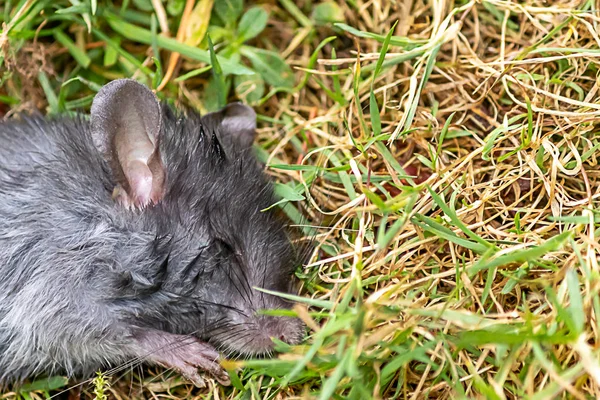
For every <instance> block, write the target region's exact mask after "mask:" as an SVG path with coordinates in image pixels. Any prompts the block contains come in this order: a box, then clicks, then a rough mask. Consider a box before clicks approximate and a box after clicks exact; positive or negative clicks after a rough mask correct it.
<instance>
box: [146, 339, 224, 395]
mask: <svg viewBox="0 0 600 400" xmlns="http://www.w3.org/2000/svg"><path fill="white" fill-rule="evenodd" d="M135 338H136V341H137V345H138V346H139V350H140V351H141V352H142V354H138V355H137V356H138V357H142V358H143V359H145V360H147V361H150V362H152V363H155V364H159V365H162V366H163V367H166V368H172V369H174V370H176V371H178V372H179V373H181V374H182V375H183V376H184V377H185V378H186V379H188V380H190V381H191V382H192V383H194V384H195V385H196V386H198V387H204V386H205V383H204V379H203V378H202V376H201V375H200V373H199V372H198V370H199V369H201V370H203V371H205V372H207V373H209V374H210V375H212V376H213V377H214V378H215V379H216V380H217V381H218V382H219V383H220V384H222V385H225V386H228V385H230V384H231V381H230V379H229V375H228V374H227V372H226V371H225V370H224V369H223V367H222V366H221V365H220V364H219V358H220V357H219V353H218V352H217V351H216V350H215V349H214V348H213V347H212V346H211V345H209V344H208V343H204V342H202V341H200V340H198V339H196V338H195V337H192V336H186V335H174V334H171V333H167V332H160V331H145V332H142V333H139V334H136V335H135Z"/></svg>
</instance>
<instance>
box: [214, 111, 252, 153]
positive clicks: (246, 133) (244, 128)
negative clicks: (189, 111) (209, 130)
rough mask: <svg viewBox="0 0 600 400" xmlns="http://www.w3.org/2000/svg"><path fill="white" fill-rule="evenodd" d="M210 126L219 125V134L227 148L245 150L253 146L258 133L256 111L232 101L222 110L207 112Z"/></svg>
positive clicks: (220, 139)
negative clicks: (210, 121) (211, 121)
mask: <svg viewBox="0 0 600 400" xmlns="http://www.w3.org/2000/svg"><path fill="white" fill-rule="evenodd" d="M202 119H203V120H205V121H209V120H213V123H212V124H210V123H209V124H208V125H209V126H215V125H216V127H217V129H216V131H217V135H218V139H219V141H220V142H221V144H222V145H223V146H224V147H225V148H226V150H229V151H231V150H244V149H247V148H249V147H251V146H252V142H254V137H255V135H256V113H255V112H254V110H253V109H252V108H251V107H248V106H247V105H244V104H242V103H231V104H228V105H227V106H225V108H223V109H222V110H220V111H217V112H213V113H209V114H206V115H205V116H204V117H203V118H202Z"/></svg>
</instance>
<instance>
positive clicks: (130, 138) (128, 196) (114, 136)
mask: <svg viewBox="0 0 600 400" xmlns="http://www.w3.org/2000/svg"><path fill="white" fill-rule="evenodd" d="M161 118H162V114H161V109H160V105H159V103H158V99H157V98H156V96H155V95H154V93H152V91H151V90H150V89H148V88H147V87H146V86H144V85H142V84H141V83H138V82H136V81H134V80H131V79H119V80H115V81H112V82H110V83H108V84H106V85H105V86H103V87H102V88H101V89H100V91H99V92H98V94H96V97H94V101H93V103H92V110H91V125H92V136H93V140H94V144H95V145H96V148H97V149H98V151H99V152H100V153H101V154H102V156H103V157H104V158H105V160H107V162H108V163H109V164H110V167H111V169H112V171H113V176H114V178H115V180H116V183H117V187H116V188H115V192H114V197H115V198H116V200H117V201H118V202H119V203H121V204H122V205H123V206H125V207H127V208H129V207H131V206H134V207H138V208H143V207H146V206H148V205H150V204H156V203H158V202H159V201H160V200H161V199H162V197H163V194H164V185H165V168H164V166H163V164H162V161H161V157H160V153H159V141H160V132H161Z"/></svg>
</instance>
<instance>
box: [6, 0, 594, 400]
mask: <svg viewBox="0 0 600 400" xmlns="http://www.w3.org/2000/svg"><path fill="white" fill-rule="evenodd" d="M0 21H1V22H2V31H1V33H0V115H3V116H5V117H6V118H8V117H11V116H14V115H18V114H19V113H22V112H32V111H34V110H42V111H43V112H45V113H48V114H59V113H75V112H87V111H88V110H89V106H90V105H91V101H92V98H93V96H94V93H95V92H96V91H97V90H98V88H99V87H100V86H101V85H102V84H104V83H106V82H108V81H110V80H112V79H116V78H120V77H133V78H135V79H137V80H139V81H141V82H144V83H146V84H148V85H149V86H151V87H152V88H153V89H156V90H157V94H158V96H159V97H160V98H162V99H164V100H167V101H169V102H171V103H172V104H174V105H186V106H191V107H193V108H195V109H197V110H199V111H201V112H207V111H213V110H216V109H218V108H219V107H221V106H223V105H224V104H226V103H227V102H230V101H235V100H241V101H243V102H245V103H247V104H250V105H252V106H253V107H254V108H255V109H256V111H257V113H258V114H259V129H258V140H257V142H256V151H257V154H258V156H259V158H260V159H261V160H262V161H263V162H265V164H266V166H267V171H268V172H269V173H270V174H271V175H272V176H273V177H274V179H275V181H276V182H277V183H276V189H277V193H278V194H279V196H280V197H281V202H280V203H279V205H278V206H279V207H281V208H282V210H283V211H284V212H285V213H286V214H287V216H288V217H289V219H290V223H291V224H292V225H295V226H296V227H297V228H299V229H300V230H301V231H302V232H303V235H304V239H303V241H305V242H307V241H313V243H314V252H313V254H312V257H311V259H310V260H309V262H308V264H306V265H303V266H299V267H298V269H297V271H296V274H297V276H298V277H299V278H300V280H301V282H302V284H301V288H300V295H301V296H302V297H301V298H299V301H298V305H297V306H296V308H295V309H294V311H295V313H296V314H297V315H298V316H299V317H300V318H302V319H303V320H304V321H305V322H306V325H307V326H308V329H307V336H306V339H305V341H304V342H303V343H302V344H300V345H298V346H293V347H290V346H285V345H280V348H281V353H280V354H279V356H278V357H276V358H274V359H256V360H253V359H250V360H238V361H233V360H231V361H228V362H227V363H226V365H227V367H228V368H229V369H230V370H231V374H232V376H233V379H232V381H233V385H232V386H231V387H227V388H225V387H222V386H219V385H218V384H216V383H215V382H214V381H212V380H208V381H207V386H206V388H203V389H202V388H195V387H194V386H192V385H190V384H188V383H187V382H186V381H184V380H182V378H181V377H179V376H178V375H177V374H175V373H173V372H171V371H165V370H163V369H160V368H154V367H136V368H132V369H128V370H125V371H119V372H118V373H116V372H114V371H103V373H102V374H101V376H100V377H99V378H97V379H96V380H94V381H85V382H77V381H67V380H66V379H65V378H63V377H52V378H49V379H40V380H38V381H34V382H30V383H28V384H26V385H25V386H23V387H21V388H18V389H17V388H5V390H4V391H0V393H4V394H0V399H17V398H24V399H30V398H46V397H48V396H51V395H57V394H60V395H61V396H63V395H64V394H65V392H66V391H68V392H69V393H70V395H71V396H76V395H77V394H80V395H81V397H82V398H97V399H103V398H104V396H107V398H116V399H128V398H155V399H158V398H162V399H175V398H190V399H192V398H196V399H200V398H202V399H285V398H303V399H312V398H315V399H341V398H349V399H369V398H374V399H412V400H416V399H455V398H456V399H467V398H468V399H552V398H560V399H563V398H564V399H567V398H568V399H571V398H574V399H596V398H600V361H599V353H598V350H597V347H598V345H599V342H598V338H599V335H600V321H599V317H600V297H599V295H598V291H599V289H600V275H599V272H600V267H599V265H598V254H597V253H598V252H599V251H600V247H599V245H598V236H600V212H599V211H600V205H599V198H600V168H599V167H598V157H599V155H600V133H599V132H600V130H599V125H598V124H596V121H597V117H598V115H599V114H600V102H599V101H598V100H599V98H600V93H599V89H600V86H599V83H600V80H599V73H598V72H599V71H598V66H599V65H600V36H599V34H598V31H599V29H598V28H599V25H600V14H599V13H598V11H597V5H596V3H595V2H593V1H589V0H586V1H577V0H572V1H562V0H561V1H554V0H550V1H542V0H527V1H513V0H478V1H466V0H457V1H445V0H430V1H425V2H423V1H421V0H346V1H342V0H338V1H311V0H303V1H302V0H301V1H292V0H270V1H257V2H250V1H242V0H197V1H193V0H188V1H186V0H162V1H161V0H130V1H127V0H125V1H122V2H121V1H116V0H115V1H104V0H70V1H65V0H53V1H48V0H12V1H11V0H2V1H1V2H0ZM211 66H212V67H211ZM0 145H1V144H0ZM597 206H599V208H598V209H596V207H597ZM236 377H237V378H236Z"/></svg>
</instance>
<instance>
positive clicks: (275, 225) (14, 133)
mask: <svg viewBox="0 0 600 400" xmlns="http://www.w3.org/2000/svg"><path fill="white" fill-rule="evenodd" d="M256 125H257V123H256V113H255V111H254V110H253V109H252V108H251V107H249V106H246V105H244V104H242V103H230V104H228V105H227V106H225V107H224V108H223V109H221V110H219V111H216V112H211V113H207V114H204V115H200V114H199V113H197V112H195V111H194V110H185V109H184V110H181V109H180V108H175V107H172V106H170V105H168V104H166V103H165V102H161V101H160V100H158V98H157V96H156V95H155V94H154V92H153V91H152V90H150V89H149V88H148V87H147V86H145V85H144V84H142V83H139V82H138V81H136V80H132V79H118V80H114V81H111V82H109V83H107V84H106V85H104V86H102V87H101V88H100V90H99V91H98V93H97V94H96V95H95V97H94V99H93V102H92V106H91V111H90V113H89V116H88V115H83V114H82V115H76V116H58V117H44V116H41V115H36V116H28V117H23V118H20V119H18V120H9V121H4V122H2V123H0V143H2V145H1V146H0V384H13V383H17V384H18V382H23V381H24V380H25V379H28V378H32V377H35V376H39V375H48V376H49V375H53V374H66V375H67V376H69V377H86V376H91V375H93V374H94V373H95V372H96V371H98V370H102V369H105V368H111V367H114V366H120V365H121V366H122V365H133V364H134V363H147V364H153V365H160V366H163V367H166V368H169V369H173V370H176V371H177V372H179V373H180V374H182V375H183V376H184V377H185V378H186V379H188V380H189V381H191V382H192V383H195V384H197V385H199V386H203V385H204V378H203V376H204V374H209V375H210V376H212V377H214V378H215V379H216V380H217V381H218V382H220V383H221V384H223V385H229V384H230V378H229V375H228V373H227V372H226V371H225V370H224V368H223V367H222V366H221V364H220V361H221V360H222V359H223V357H254V356H258V357H261V356H270V355H272V354H274V351H275V341H274V340H273V338H275V339H277V340H280V341H283V342H285V343H288V344H290V345H294V344H297V343H299V342H300V341H301V340H302V337H303V333H304V324H303V323H302V322H301V320H300V319H298V318H295V317H288V316H274V315H268V314H265V313H262V312H261V310H265V309H267V310H268V309H291V307H292V304H291V302H290V301H288V300H285V299H284V298H283V297H282V296H277V295H271V294H267V293H265V292H264V291H260V290H257V288H262V289H266V290H270V291H276V292H281V293H293V286H294V285H293V284H292V283H293V282H294V279H293V277H294V271H295V269H296V268H297V267H298V266H299V265H300V264H299V262H300V259H299V257H300V256H299V253H300V252H299V251H298V249H297V247H296V246H295V245H294V244H293V240H292V239H291V236H290V232H289V229H288V224H287V223H286V221H285V220H283V219H282V218H280V216H278V215H277V213H275V212H274V211H273V209H270V207H271V206H272V205H273V204H274V203H275V202H276V201H277V199H276V197H275V194H274V190H273V183H272V181H271V179H270V178H269V177H268V176H267V174H266V173H265V171H264V167H263V166H262V165H261V164H260V162H259V161H258V159H257V157H256V154H255V152H254V150H253V143H254V140H255V136H256Z"/></svg>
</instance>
